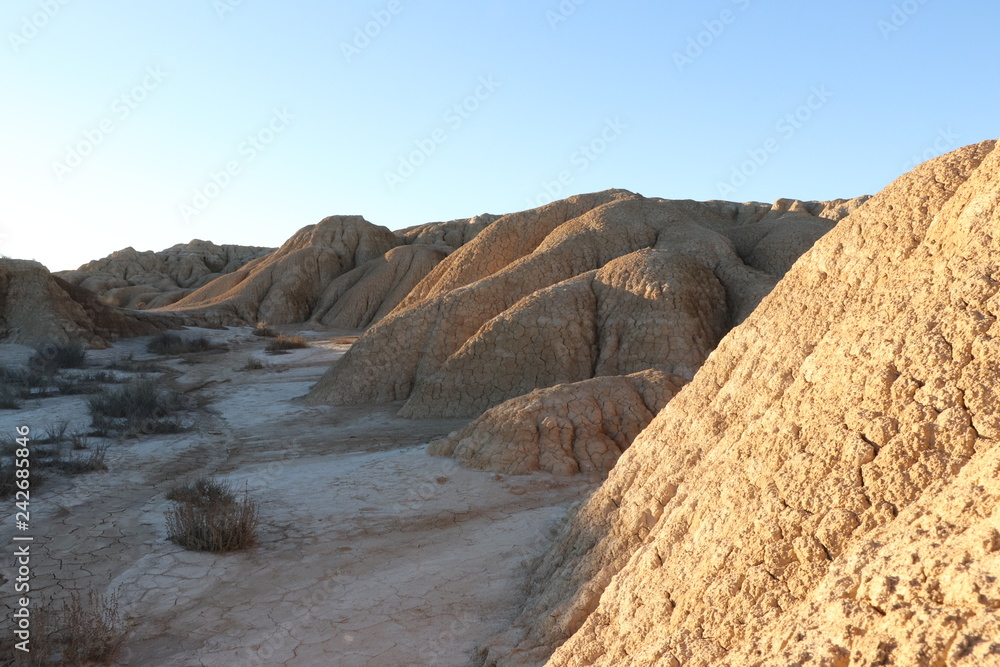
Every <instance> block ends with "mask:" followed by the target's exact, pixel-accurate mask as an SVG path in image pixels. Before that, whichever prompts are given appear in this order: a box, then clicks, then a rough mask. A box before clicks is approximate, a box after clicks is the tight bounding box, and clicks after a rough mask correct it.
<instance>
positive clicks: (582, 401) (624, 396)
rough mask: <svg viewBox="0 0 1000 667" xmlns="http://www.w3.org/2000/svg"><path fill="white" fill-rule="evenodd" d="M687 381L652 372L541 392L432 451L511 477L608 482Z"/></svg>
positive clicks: (507, 405) (490, 413) (503, 407)
mask: <svg viewBox="0 0 1000 667" xmlns="http://www.w3.org/2000/svg"><path fill="white" fill-rule="evenodd" d="M686 382H687V380H685V379H684V378H681V377H678V376H676V375H670V374H668V373H664V372H662V371H654V370H650V371H642V372H639V373H633V374H630V375H624V376H609V377H598V378H593V379H590V380H583V381H582V382H574V383H570V384H560V385H556V386H555V387H547V388H545V389H536V390H534V391H532V392H530V393H528V394H525V395H524V396H519V397H517V398H512V399H511V400H509V401H505V402H503V403H501V404H500V405H498V406H496V407H494V408H490V409H489V410H487V411H486V412H485V413H483V414H482V415H481V416H480V417H479V418H477V419H476V420H474V421H473V422H472V423H471V424H469V425H468V426H466V427H465V428H463V429H462V430H460V431H456V432H454V433H452V434H451V435H449V436H448V437H447V438H442V439H441V440H437V441H435V442H432V443H431V444H430V446H429V447H428V448H427V452H428V453H429V454H434V455H437V456H451V457H454V458H455V459H457V460H459V461H461V462H463V463H465V464H467V465H469V466H470V467H472V468H478V469H480V470H496V471H499V472H502V473H507V474H523V473H528V472H531V471H534V470H545V471H547V472H552V473H556V474H559V475H575V474H578V473H583V474H587V475H597V476H600V477H604V476H606V475H607V472H608V471H609V470H610V469H611V468H612V467H613V466H614V464H615V462H616V461H617V460H618V457H619V456H620V455H621V453H622V452H623V451H625V450H626V449H627V448H628V446H629V445H630V444H631V443H632V441H633V440H634V439H635V437H636V436H637V435H638V434H639V432H640V431H642V429H644V428H645V427H646V425H647V424H649V422H650V421H652V419H653V417H654V416H656V413H657V412H659V411H660V409H661V408H663V406H664V405H666V404H667V401H669V400H670V399H671V398H672V397H673V396H674V394H676V393H677V392H678V391H680V389H681V387H682V386H684V384H686Z"/></svg>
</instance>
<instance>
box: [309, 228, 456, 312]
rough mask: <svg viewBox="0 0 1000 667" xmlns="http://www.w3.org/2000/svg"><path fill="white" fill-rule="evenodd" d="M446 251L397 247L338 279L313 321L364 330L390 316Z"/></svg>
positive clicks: (431, 248)
mask: <svg viewBox="0 0 1000 667" xmlns="http://www.w3.org/2000/svg"><path fill="white" fill-rule="evenodd" d="M445 257H446V252H445V251H444V250H442V249H440V248H439V247H437V246H428V245H411V246H398V247H396V248H393V249H392V250H390V251H389V252H387V253H386V254H385V255H382V256H380V257H376V258H375V259H372V260H370V261H368V262H365V263H364V264H362V265H361V266H359V267H357V268H355V269H352V270H351V271H348V272H347V273H344V274H342V275H341V276H339V277H338V278H335V279H334V280H333V282H331V283H330V285H329V286H328V287H327V288H326V289H325V290H324V291H323V294H322V296H321V297H320V299H319V302H318V303H317V304H316V306H315V308H314V309H313V312H312V317H311V321H313V322H315V323H318V324H322V325H325V326H329V327H336V328H338V329H362V328H364V327H367V326H369V325H371V324H374V323H375V322H378V321H379V320H381V319H382V318H383V317H385V316H386V315H388V314H389V312H390V311H392V309H393V308H395V307H396V306H398V305H399V303H400V302H401V301H402V300H403V299H404V298H405V297H406V295H407V294H409V293H410V290H412V289H413V287H414V286H415V285H416V284H417V283H419V282H420V281H421V280H422V279H423V278H424V276H426V275H427V274H428V273H429V272H430V271H431V270H432V269H433V268H434V267H435V266H437V265H438V263H439V262H440V261H441V260H442V259H444V258H445Z"/></svg>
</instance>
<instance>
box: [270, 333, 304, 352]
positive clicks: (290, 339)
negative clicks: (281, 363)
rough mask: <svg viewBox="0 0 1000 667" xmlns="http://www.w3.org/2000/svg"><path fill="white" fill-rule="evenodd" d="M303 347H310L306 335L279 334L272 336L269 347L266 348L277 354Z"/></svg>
mask: <svg viewBox="0 0 1000 667" xmlns="http://www.w3.org/2000/svg"><path fill="white" fill-rule="evenodd" d="M303 347H309V343H308V342H307V341H306V339H305V337H303V336H286V335H284V334H278V335H277V336H275V337H274V338H272V339H271V340H270V342H268V344H267V347H265V348H264V350H265V351H266V352H269V353H271V354H277V353H280V352H285V351H287V350H298V349H301V348H303Z"/></svg>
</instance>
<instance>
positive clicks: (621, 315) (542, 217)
mask: <svg viewBox="0 0 1000 667" xmlns="http://www.w3.org/2000/svg"><path fill="white" fill-rule="evenodd" d="M864 200H865V198H861V199H857V200H850V201H843V200H842V201H837V202H829V203H823V202H810V203H803V202H798V201H793V200H781V201H779V202H778V203H776V204H775V205H766V204H733V203H729V202H705V203H702V202H693V201H669V200H663V199H649V198H645V197H642V196H640V195H636V194H633V193H631V192H627V191H624V190H611V191H607V192H600V193H594V194H589V195H581V196H577V197H572V198H570V199H567V200H563V201H559V202H556V203H554V204H551V205H548V206H544V207H541V208H538V209H534V210H531V211H524V212H521V213H515V214H511V215H507V216H503V217H502V218H500V219H498V220H496V221H494V222H493V223H492V224H490V225H489V226H488V227H486V228H485V229H483V230H482V231H481V232H480V233H479V234H478V235H477V236H475V238H473V239H472V240H471V241H469V242H468V243H466V244H464V245H463V246H462V247H461V248H459V249H458V250H457V251H455V252H454V253H453V254H451V255H450V256H449V257H448V258H447V259H445V260H443V261H442V262H441V263H440V264H438V265H437V267H436V268H434V269H433V270H432V271H430V273H428V274H427V276H426V277H425V278H424V279H423V280H422V281H421V282H420V283H418V284H417V285H416V286H415V287H414V288H413V290H412V291H410V293H409V295H408V296H407V297H406V298H405V299H404V300H403V301H402V302H401V303H400V305H399V306H398V307H396V309H395V310H394V311H393V312H392V313H391V314H390V315H389V316H388V317H386V318H385V319H384V320H382V321H381V322H380V323H379V324H378V325H377V326H375V327H373V328H372V329H370V330H369V331H368V332H367V333H366V334H365V335H364V336H362V337H361V338H360V339H359V340H358V341H357V342H356V343H355V344H354V346H353V347H352V349H351V350H350V351H349V352H348V353H347V354H346V355H345V356H344V357H343V358H342V359H341V360H340V361H339V362H338V363H337V364H335V365H334V366H333V367H332V368H331V369H330V371H329V372H328V373H327V375H326V376H325V377H324V378H323V379H322V380H321V381H320V382H319V383H318V384H317V385H316V387H315V388H314V389H313V391H312V392H311V394H310V400H311V401H313V402H316V403H334V404H351V403H365V402H386V401H394V400H400V399H406V403H405V405H404V406H403V408H402V412H401V413H400V414H402V415H403V416H407V417H417V418H420V417H442V416H446V417H474V416H477V415H479V414H480V413H482V412H483V411H484V410H487V409H489V408H494V410H491V411H490V412H488V413H486V415H484V416H483V417H482V418H481V419H480V420H478V421H477V422H475V423H473V424H472V425H471V426H470V427H469V428H467V429H465V430H464V431H462V432H460V433H457V434H453V436H451V437H450V438H448V439H447V441H445V442H441V443H435V445H434V446H433V447H432V449H431V451H432V452H433V453H438V454H446V455H455V456H457V457H458V458H461V459H463V460H465V461H467V462H469V463H470V464H472V465H475V466H477V467H483V468H489V469H494V470H499V471H505V472H525V471H527V470H534V469H544V470H550V471H554V472H578V471H581V470H582V471H588V472H598V473H602V472H604V471H606V470H607V469H608V468H609V467H610V466H611V465H613V463H614V461H615V460H616V459H617V456H618V455H619V454H620V452H621V451H622V450H623V449H624V448H625V447H627V446H628V443H630V442H631V440H632V438H634V437H635V435H636V434H637V433H638V431H639V430H641V429H642V428H643V427H644V426H645V425H646V424H647V423H648V422H649V420H650V419H652V416H653V415H655V414H656V412H657V411H658V410H659V409H660V408H661V407H662V406H663V405H664V404H665V403H666V401H667V400H669V399H670V397H671V396H673V394H674V393H676V391H677V390H678V389H679V388H680V387H681V386H683V385H684V384H685V383H686V382H687V381H688V380H690V379H691V377H692V376H693V375H694V373H695V372H696V371H697V369H698V368H699V367H700V366H701V364H702V363H703V362H704V360H705V359H706V357H707V356H708V355H709V353H710V352H711V351H712V350H713V349H714V348H715V346H716V344H717V343H718V341H719V340H720V339H721V338H722V336H723V335H725V333H726V332H727V331H728V330H729V329H730V328H732V326H733V325H735V324H736V323H738V322H740V321H742V320H743V319H744V318H745V317H746V316H747V315H748V314H749V313H750V312H751V311H752V310H753V309H754V308H755V307H756V305H757V304H758V303H759V301H760V299H761V298H762V297H763V296H764V295H766V294H767V293H768V292H769V291H770V290H771V289H772V288H773V287H774V285H775V283H776V282H777V281H778V279H779V278H780V277H781V275H783V274H784V272H785V271H786V270H788V268H789V267H790V266H791V265H792V263H794V261H795V260H796V259H797V258H798V257H799V255H800V254H801V253H802V252H804V251H805V250H806V249H808V248H809V247H810V246H811V245H812V243H813V242H815V240H816V239H817V238H819V237H820V236H822V235H823V234H824V233H826V232H827V231H829V230H830V229H831V228H832V227H833V225H834V224H835V221H836V220H837V219H839V218H841V217H843V216H844V215H846V214H847V213H848V212H850V211H852V210H854V209H856V208H857V207H858V206H860V205H861V204H862V203H863V202H864ZM824 216H829V217H824ZM648 371H655V376H649V375H644V373H646V372H648ZM634 374H638V375H634ZM654 377H655V379H654ZM581 381H587V382H585V383H583V384H581V385H580V386H564V385H567V383H578V382H581ZM549 388H551V389H549ZM533 390H538V391H536V392H535V393H530V394H529V392H532V391H533ZM570 398H571V399H572V400H570ZM511 399H516V402H515V403H512V404H511V405H502V406H501V404H502V403H503V402H504V401H507V400H511Z"/></svg>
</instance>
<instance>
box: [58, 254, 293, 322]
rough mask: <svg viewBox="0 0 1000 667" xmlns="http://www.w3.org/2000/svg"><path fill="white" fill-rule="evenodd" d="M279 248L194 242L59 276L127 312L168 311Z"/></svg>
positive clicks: (114, 259) (107, 259) (104, 261)
mask: <svg viewBox="0 0 1000 667" xmlns="http://www.w3.org/2000/svg"><path fill="white" fill-rule="evenodd" d="M273 251H274V248H260V247H255V246H239V245H216V244H214V243H211V242H209V241H201V240H198V239H195V240H193V241H191V242H190V243H180V244H177V245H175V246H172V247H170V248H167V249H166V250H161V251H159V252H151V251H146V252H138V251H136V250H135V249H134V248H125V249H124V250H119V251H117V252H114V253H112V254H110V255H108V256H107V257H105V258H103V259H98V260H95V261H93V262H88V263H87V264H84V265H83V266H81V267H80V268H79V269H77V270H75V271H62V272H58V273H56V274H55V275H57V276H59V277H60V278H62V279H63V280H65V281H66V282H69V283H72V284H73V285H78V286H80V287H84V288H86V289H89V290H91V291H92V292H95V293H97V294H98V295H99V296H102V297H105V298H106V299H107V301H108V302H109V303H112V304H114V305H118V306H122V307H125V308H155V307H159V306H165V305H169V304H170V303H173V302H174V301H177V300H179V299H181V298H183V297H184V296H187V295H188V294H190V293H191V292H193V291H194V290H195V289H196V288H198V287H201V286H202V285H206V284H208V283H209V282H211V281H212V280H215V279H216V278H218V277H219V276H221V275H224V274H227V273H231V272H233V271H235V270H237V269H239V268H240V267H242V266H243V265H245V264H246V263H248V262H250V261H252V260H254V259H257V258H258V257H263V256H264V255H267V254H270V253H271V252H273Z"/></svg>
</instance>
